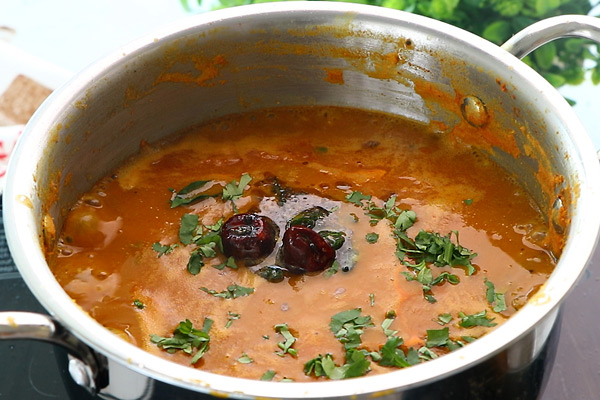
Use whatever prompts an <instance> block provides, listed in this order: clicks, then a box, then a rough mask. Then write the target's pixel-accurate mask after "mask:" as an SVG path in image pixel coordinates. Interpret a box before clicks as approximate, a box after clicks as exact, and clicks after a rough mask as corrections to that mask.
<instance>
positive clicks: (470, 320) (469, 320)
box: [458, 310, 498, 328]
mask: <svg viewBox="0 0 600 400" xmlns="http://www.w3.org/2000/svg"><path fill="white" fill-rule="evenodd" d="M458 316H459V317H460V323H459V325H460V326H462V327H463V328H470V327H472V326H486V327H492V326H496V325H498V324H496V323H495V322H492V321H493V320H494V319H495V318H489V317H488V316H487V311H486V310H483V311H481V312H478V313H477V314H472V315H466V314H465V313H463V312H459V313H458Z"/></svg>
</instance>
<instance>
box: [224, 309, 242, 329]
mask: <svg viewBox="0 0 600 400" xmlns="http://www.w3.org/2000/svg"><path fill="white" fill-rule="evenodd" d="M241 317H242V316H241V315H240V314H238V313H234V312H231V311H227V322H226V323H225V328H229V327H230V326H231V325H232V324H233V321H235V320H237V319H240V318H241Z"/></svg>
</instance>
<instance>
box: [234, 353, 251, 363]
mask: <svg viewBox="0 0 600 400" xmlns="http://www.w3.org/2000/svg"><path fill="white" fill-rule="evenodd" d="M237 360H238V362H239V363H241V364H250V363H253V362H254V360H253V359H252V358H250V357H249V356H248V354H246V353H242V355H241V356H240V358H238V359H237Z"/></svg>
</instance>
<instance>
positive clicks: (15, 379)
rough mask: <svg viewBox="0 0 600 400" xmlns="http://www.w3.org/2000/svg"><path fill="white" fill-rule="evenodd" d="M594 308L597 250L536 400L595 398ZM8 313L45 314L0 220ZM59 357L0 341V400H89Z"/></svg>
mask: <svg viewBox="0 0 600 400" xmlns="http://www.w3.org/2000/svg"><path fill="white" fill-rule="evenodd" d="M599 247H600V246H599ZM599 305H600V249H598V250H597V251H596V253H595V255H594V257H593V259H592V262H591V265H590V266H589V268H588V269H587V271H586V272H585V274H584V276H583V277H582V279H581V280H580V281H579V283H578V284H577V286H576V287H575V289H574V290H573V291H572V292H571V294H570V295H569V296H568V298H567V299H566V301H565V303H564V304H563V307H562V326H561V331H560V339H559V345H558V349H557V354H556V361H555V363H554V366H553V367H552V372H551V374H550V379H549V381H548V384H547V386H546V389H545V390H544V392H543V394H542V396H541V400H564V399H578V400H583V399H598V398H600V323H599V322H598V318H597V308H598V306H599ZM9 310H11V311H33V312H41V313H45V311H44V309H43V308H42V306H41V305H40V304H39V303H38V301H37V300H36V299H35V298H34V297H33V295H32V294H31V292H30V291H29V289H28V288H27V286H26V285H25V283H24V282H23V280H22V279H21V277H20V276H19V273H18V271H17V269H16V267H15V266H14V263H13V261H12V259H11V257H10V254H9V252H8V247H7V245H6V239H5V235H4V225H3V220H2V217H1V216H0V311H9ZM61 356H62V358H64V352H63V351H62V349H60V348H58V347H56V346H54V345H52V344H47V343H42V342H33V341H17V340H14V341H9V340H2V341H0V400H4V399H7V400H13V399H14V400H17V399H18V400H20V399H27V400H50V399H77V400H79V399H81V400H86V399H91V398H92V397H91V396H89V395H87V394H86V393H84V392H79V391H77V392H75V393H73V391H72V387H71V385H70V384H69V382H70V377H69V376H68V372H67V371H66V368H67V366H66V363H64V362H57V357H58V358H61ZM69 388H71V389H69Z"/></svg>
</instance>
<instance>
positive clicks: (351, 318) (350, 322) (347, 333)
mask: <svg viewBox="0 0 600 400" xmlns="http://www.w3.org/2000/svg"><path fill="white" fill-rule="evenodd" d="M361 312H362V310H361V309H360V308H355V309H352V310H348V311H342V312H340V313H337V314H335V315H334V316H333V317H331V322H330V323H329V328H330V329H331V332H333V334H334V335H335V337H336V338H337V339H338V340H339V341H340V342H341V343H343V344H344V348H345V349H346V350H349V349H354V348H356V347H358V346H359V345H360V344H361V343H362V342H361V339H360V335H362V334H363V330H364V328H367V327H370V326H373V322H371V317H370V316H368V315H365V316H363V315H361Z"/></svg>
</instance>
